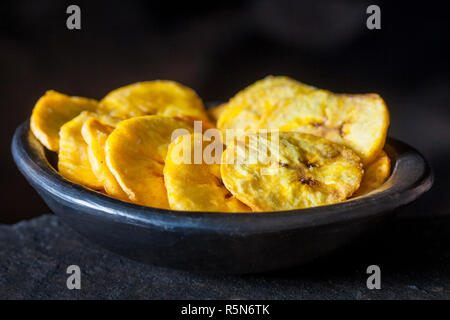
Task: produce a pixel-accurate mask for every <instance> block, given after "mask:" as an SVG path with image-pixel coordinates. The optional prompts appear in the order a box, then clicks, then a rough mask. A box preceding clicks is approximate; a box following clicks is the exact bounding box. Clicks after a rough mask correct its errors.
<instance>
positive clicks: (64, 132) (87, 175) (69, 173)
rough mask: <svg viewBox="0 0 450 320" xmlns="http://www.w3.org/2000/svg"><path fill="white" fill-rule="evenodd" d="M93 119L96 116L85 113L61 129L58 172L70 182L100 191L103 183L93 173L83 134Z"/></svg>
mask: <svg viewBox="0 0 450 320" xmlns="http://www.w3.org/2000/svg"><path fill="white" fill-rule="evenodd" d="M91 117H95V114H94V113H92V112H87V111H83V112H81V113H80V115H78V116H77V117H75V118H73V119H72V120H70V121H69V122H67V123H65V124H64V125H63V126H62V127H61V130H60V132H59V135H60V140H59V154H58V171H59V173H60V174H61V175H62V176H63V177H65V178H66V179H68V180H70V181H73V182H75V183H78V184H81V185H84V186H86V187H89V188H91V189H97V190H99V189H102V188H103V183H102V182H101V181H100V180H99V179H98V178H97V176H96V175H95V174H94V172H93V171H92V167H91V163H90V162H89V156H88V145H87V143H86V142H85V141H84V139H83V136H82V134H81V129H82V127H83V124H84V123H85V122H86V121H87V120H88V119H89V118H91Z"/></svg>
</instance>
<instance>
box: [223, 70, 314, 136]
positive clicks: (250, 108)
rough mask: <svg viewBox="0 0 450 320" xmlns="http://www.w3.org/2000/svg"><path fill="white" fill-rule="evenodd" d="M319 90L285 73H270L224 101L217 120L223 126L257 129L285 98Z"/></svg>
mask: <svg viewBox="0 0 450 320" xmlns="http://www.w3.org/2000/svg"><path fill="white" fill-rule="evenodd" d="M314 90H316V88H314V87H312V86H308V85H305V84H303V83H300V82H298V81H295V80H293V79H290V78H288V77H283V76H277V77H274V76H268V77H266V78H264V79H262V80H259V81H257V82H255V83H254V84H252V85H250V86H248V87H247V88H245V89H244V90H242V91H240V92H239V93H237V94H236V95H235V96H234V97H233V98H231V99H230V101H229V102H227V103H225V104H224V105H222V106H223V107H220V108H223V111H222V112H221V114H220V117H219V119H218V120H217V127H218V128H220V129H243V130H253V129H255V128H257V127H258V124H259V121H260V120H261V117H262V116H263V115H264V113H265V112H266V111H267V110H269V109H271V108H272V107H273V106H274V105H276V104H277V103H278V101H280V100H281V99H286V98H293V97H296V96H298V95H301V94H305V93H309V92H312V91H314Z"/></svg>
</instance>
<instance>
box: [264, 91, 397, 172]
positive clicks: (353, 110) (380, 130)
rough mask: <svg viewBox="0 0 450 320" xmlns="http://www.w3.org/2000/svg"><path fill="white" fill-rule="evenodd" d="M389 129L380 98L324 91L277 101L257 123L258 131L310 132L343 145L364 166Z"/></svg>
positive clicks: (376, 151)
mask: <svg viewBox="0 0 450 320" xmlns="http://www.w3.org/2000/svg"><path fill="white" fill-rule="evenodd" d="M388 126H389V113H388V110H387V108H386V105H385V103H384V101H383V99H382V98H381V97H380V96H379V95H377V94H363V95H343V94H333V93H331V92H328V91H325V90H316V91H314V92H311V93H309V94H303V95H299V96H297V97H295V98H289V99H283V100H280V101H279V102H278V104H276V105H274V106H273V107H272V108H271V109H270V110H268V111H267V112H266V113H265V114H264V115H263V117H262V118H261V120H260V123H259V124H258V128H265V129H279V130H281V131H290V130H294V131H298V132H304V133H310V134H313V135H317V136H321V137H324V138H326V139H328V140H331V141H332V142H335V143H339V144H343V145H345V146H347V147H349V148H351V149H352V150H354V151H355V152H356V153H357V154H358V155H359V157H360V158H361V160H362V161H363V163H364V164H365V165H367V164H369V163H371V162H372V161H373V160H374V159H375V157H376V156H377V155H378V154H379V152H380V151H381V150H382V149H383V147H384V143H385V140H386V133H387V129H388Z"/></svg>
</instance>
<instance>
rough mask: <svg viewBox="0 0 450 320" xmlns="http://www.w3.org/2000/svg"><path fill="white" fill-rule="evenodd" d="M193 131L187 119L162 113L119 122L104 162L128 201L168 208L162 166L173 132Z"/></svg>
mask: <svg viewBox="0 0 450 320" xmlns="http://www.w3.org/2000/svg"><path fill="white" fill-rule="evenodd" d="M177 129H184V130H181V133H180V131H178V134H182V133H185V134H187V133H190V132H192V131H193V130H192V127H191V126H189V125H188V124H187V123H186V122H184V121H182V120H178V119H173V118H168V117H163V116H156V115H153V116H142V117H135V118H131V119H128V120H125V121H122V122H121V123H119V125H118V126H117V128H116V129H115V130H114V131H113V132H112V133H111V134H110V135H109V137H108V139H107V140H106V148H105V151H106V164H107V165H108V168H109V170H110V171H111V172H112V174H113V175H114V177H115V178H116V180H117V182H118V183H119V184H120V186H121V187H122V189H123V190H124V191H125V193H126V194H127V195H128V197H129V198H130V199H131V201H133V202H135V203H138V204H142V205H146V206H151V207H157V208H163V209H169V203H168V200H167V191H166V188H165V186H164V177H163V168H164V161H165V159H166V154H167V148H168V146H169V144H170V142H171V140H172V134H174V131H175V130H177Z"/></svg>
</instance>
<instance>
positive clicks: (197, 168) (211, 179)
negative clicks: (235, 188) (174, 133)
mask: <svg viewBox="0 0 450 320" xmlns="http://www.w3.org/2000/svg"><path fill="white" fill-rule="evenodd" d="M202 140H203V136H202V135H201V134H198V133H196V134H191V135H185V136H181V137H178V138H177V139H176V140H175V141H173V142H172V143H171V144H170V146H169V150H168V152H167V157H166V165H165V166H164V182H165V185H166V189H167V195H168V199H169V204H170V208H171V209H174V210H189V211H210V212H249V211H251V209H250V208H249V207H247V206H246V205H244V204H243V203H242V202H240V201H239V200H237V199H236V198H235V197H234V196H233V195H232V194H231V193H230V192H229V191H228V190H227V189H226V188H225V186H224V185H223V183H222V178H221V175H220V164H219V163H214V162H212V163H211V164H208V163H207V162H206V161H205V159H202V161H200V163H197V164H196V163H195V159H194V158H195V157H194V153H195V152H196V150H195V148H194V145H195V143H196V141H200V142H201V141H202ZM214 143H215V141H212V142H206V141H203V143H202V147H200V148H199V149H198V151H197V152H201V154H200V156H202V155H203V153H204V151H205V149H207V148H208V147H209V146H211V147H214V145H213V144H214ZM221 149H222V148H221ZM183 152H187V155H183V154H182V153H183ZM180 153H181V154H180ZM217 156H218V157H219V159H220V158H221V154H218V155H217ZM183 157H185V158H184V159H183ZM218 162H220V161H218Z"/></svg>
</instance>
